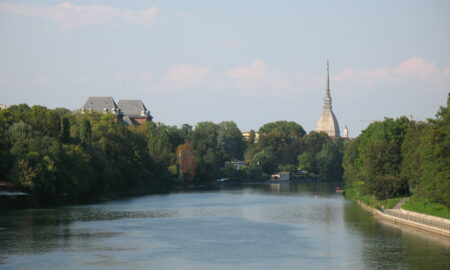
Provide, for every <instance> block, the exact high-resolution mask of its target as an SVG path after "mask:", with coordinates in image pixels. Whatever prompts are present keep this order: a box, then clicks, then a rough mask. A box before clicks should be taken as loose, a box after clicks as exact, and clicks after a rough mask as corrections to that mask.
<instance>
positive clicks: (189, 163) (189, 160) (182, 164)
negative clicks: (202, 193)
mask: <svg viewBox="0 0 450 270" xmlns="http://www.w3.org/2000/svg"><path fill="white" fill-rule="evenodd" d="M176 155H177V158H178V167H179V172H180V175H182V176H183V177H184V178H185V179H187V180H188V181H192V180H193V179H194V178H195V174H196V170H197V162H196V160H195V152H194V148H193V147H192V145H191V144H190V143H189V142H187V143H185V144H182V145H179V146H178V147H177V151H176Z"/></svg>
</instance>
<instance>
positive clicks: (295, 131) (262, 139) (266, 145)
mask: <svg viewBox="0 0 450 270" xmlns="http://www.w3.org/2000/svg"><path fill="white" fill-rule="evenodd" d="M304 135H305V130H304V129H303V127H302V126H300V125H299V124H297V123H295V122H288V121H276V122H271V123H267V124H265V125H263V126H262V127H261V128H260V129H259V142H258V144H257V147H258V150H259V151H261V150H267V151H269V152H271V153H272V154H273V155H274V158H275V159H276V160H279V161H280V163H281V164H295V163H297V161H296V158H297V156H298V155H299V154H300V152H299V151H301V147H300V148H299V147H293V146H294V145H295V142H296V141H298V140H300V139H301V138H302V137H303V136H304Z"/></svg>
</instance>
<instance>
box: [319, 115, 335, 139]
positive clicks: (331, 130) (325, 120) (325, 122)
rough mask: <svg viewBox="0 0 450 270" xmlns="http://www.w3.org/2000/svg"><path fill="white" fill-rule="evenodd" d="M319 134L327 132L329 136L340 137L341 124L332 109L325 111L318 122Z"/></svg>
mask: <svg viewBox="0 0 450 270" xmlns="http://www.w3.org/2000/svg"><path fill="white" fill-rule="evenodd" d="M316 130H317V132H325V133H327V134H328V136H332V137H339V136H340V131H339V124H338V121H337V119H336V116H335V115H334V113H333V111H332V110H331V109H324V110H323V112H322V114H321V115H320V117H319V120H318V121H317V129H316Z"/></svg>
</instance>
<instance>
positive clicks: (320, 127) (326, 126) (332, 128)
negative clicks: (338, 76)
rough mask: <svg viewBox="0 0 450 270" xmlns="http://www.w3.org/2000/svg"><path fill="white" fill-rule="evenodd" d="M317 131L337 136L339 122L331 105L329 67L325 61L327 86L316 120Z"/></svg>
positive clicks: (338, 133) (338, 134)
mask: <svg viewBox="0 0 450 270" xmlns="http://www.w3.org/2000/svg"><path fill="white" fill-rule="evenodd" d="M316 131H317V132H325V133H327V134H328V136H330V137H339V136H340V131H339V124H338V121H337V119H336V116H335V115H334V113H333V106H332V105H331V96H330V69H329V65H328V62H327V86H326V89H325V96H324V98H323V111H322V114H321V115H320V117H319V120H318V121H317V129H316Z"/></svg>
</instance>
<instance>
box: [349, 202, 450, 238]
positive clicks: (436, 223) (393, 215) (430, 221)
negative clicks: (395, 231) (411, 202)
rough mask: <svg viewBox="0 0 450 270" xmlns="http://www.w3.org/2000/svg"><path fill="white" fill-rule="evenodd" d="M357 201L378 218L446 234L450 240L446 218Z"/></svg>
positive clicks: (449, 227)
mask: <svg viewBox="0 0 450 270" xmlns="http://www.w3.org/2000/svg"><path fill="white" fill-rule="evenodd" d="M357 203H358V204H359V205H360V206H361V207H362V208H364V209H365V210H367V211H369V212H370V213H372V214H373V215H374V216H375V217H376V218H378V219H383V220H385V221H388V222H391V223H394V224H400V225H406V226H410V227H414V228H416V229H420V230H424V231H427V232H431V233H435V234H439V235H442V236H445V237H447V238H448V240H450V220H448V219H444V218H438V217H433V216H429V215H425V214H419V213H415V212H411V211H407V210H403V209H398V210H394V209H386V210H384V212H382V211H380V210H378V209H375V208H372V207H370V206H368V205H366V204H364V203H362V202H360V201H357Z"/></svg>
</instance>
